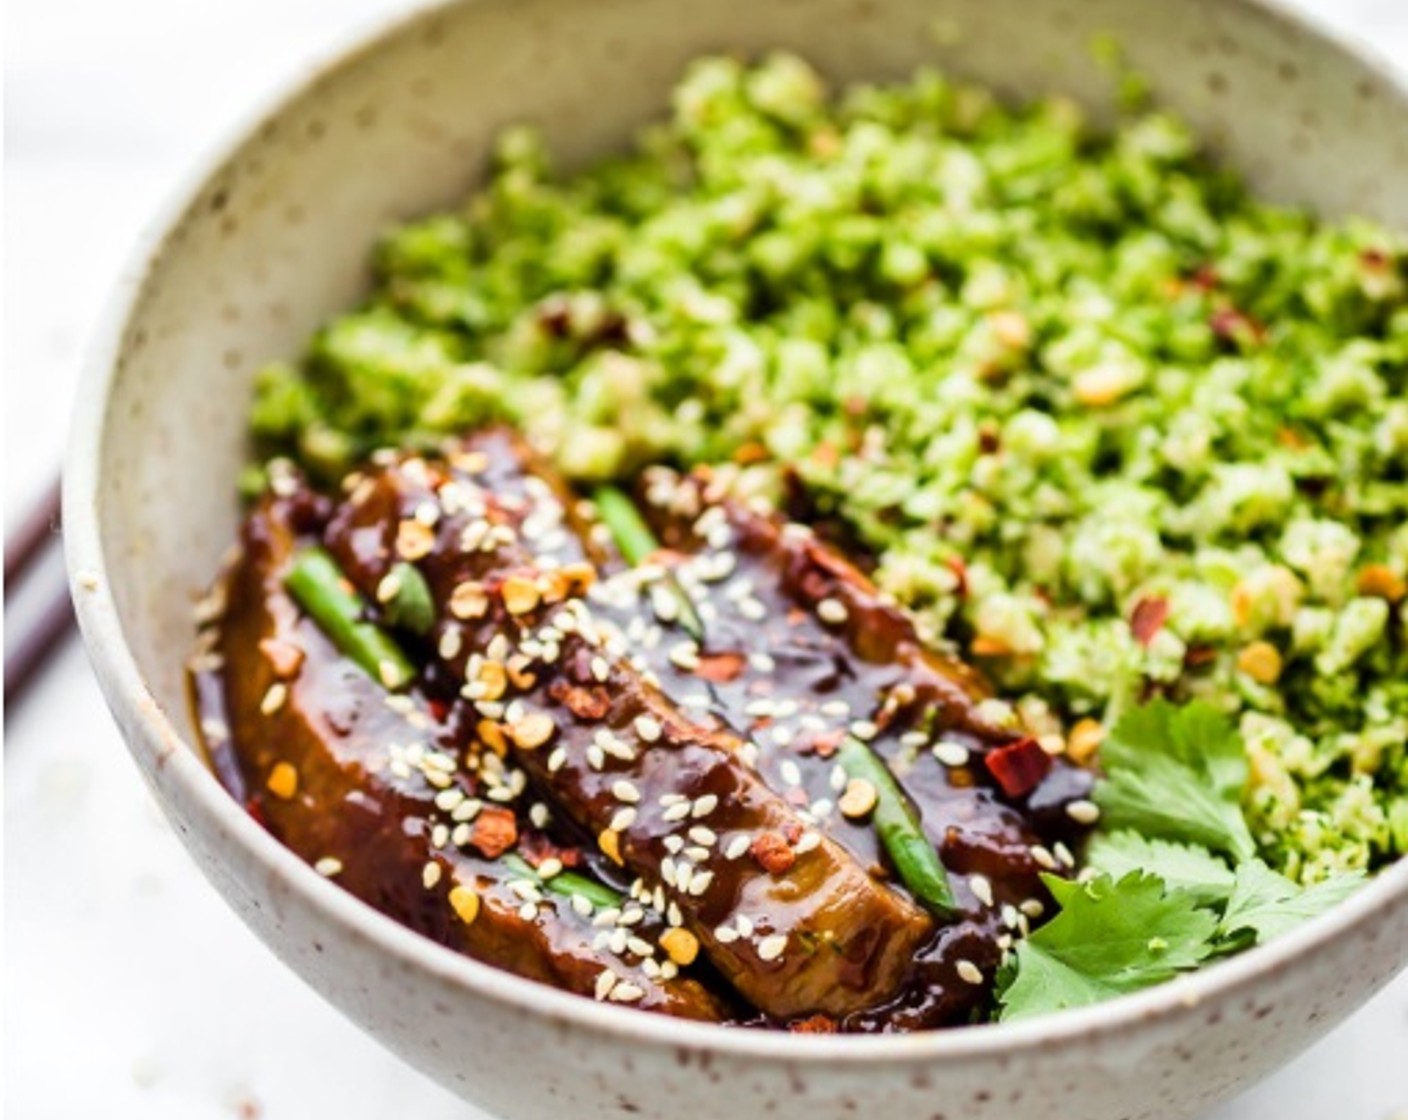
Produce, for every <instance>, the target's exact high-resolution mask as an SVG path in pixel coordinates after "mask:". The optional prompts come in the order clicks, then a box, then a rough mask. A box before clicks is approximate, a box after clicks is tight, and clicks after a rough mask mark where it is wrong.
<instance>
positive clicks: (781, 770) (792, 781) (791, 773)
mask: <svg viewBox="0 0 1408 1120" xmlns="http://www.w3.org/2000/svg"><path fill="white" fill-rule="evenodd" d="M777 772H778V774H780V775H781V776H782V780H783V781H784V782H786V783H787V784H788V785H789V786H799V785H801V784H802V768H801V767H800V766H798V765H797V764H796V763H795V762H794V761H793V760H792V759H790V758H784V759H783V760H782V762H781V764H780V765H779V766H778V768H777Z"/></svg>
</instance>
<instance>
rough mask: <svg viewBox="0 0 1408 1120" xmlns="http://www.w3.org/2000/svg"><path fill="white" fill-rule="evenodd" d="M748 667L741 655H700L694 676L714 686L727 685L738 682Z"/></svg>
mask: <svg viewBox="0 0 1408 1120" xmlns="http://www.w3.org/2000/svg"><path fill="white" fill-rule="evenodd" d="M746 665H747V661H746V660H745V658H744V656H743V654H741V653H733V652H728V653H706V654H701V655H700V658H699V664H698V665H697V666H695V669H694V675H695V676H696V677H700V678H702V679H703V680H706V681H712V682H713V683H714V684H727V683H728V682H729V681H732V680H737V679H738V677H739V674H741V673H742V672H743V670H744V667H745V666H746Z"/></svg>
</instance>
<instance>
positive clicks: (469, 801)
mask: <svg viewBox="0 0 1408 1120" xmlns="http://www.w3.org/2000/svg"><path fill="white" fill-rule="evenodd" d="M482 808H484V803H483V802H482V801H480V800H479V799H478V798H477V797H467V798H465V800H463V801H461V802H460V803H459V804H458V805H456V806H455V807H454V809H453V810H452V811H451V813H450V819H451V820H453V821H472V820H473V819H474V818H475V817H477V816H478V815H479V810H480V809H482Z"/></svg>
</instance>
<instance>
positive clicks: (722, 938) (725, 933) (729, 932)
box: [714, 926, 739, 945]
mask: <svg viewBox="0 0 1408 1120" xmlns="http://www.w3.org/2000/svg"><path fill="white" fill-rule="evenodd" d="M738 937H739V934H738V931H737V930H736V929H734V928H733V927H732V926H719V927H718V928H717V929H715V930H714V940H715V941H717V942H718V943H719V944H720V945H731V944H732V943H733V942H735V941H737V940H738Z"/></svg>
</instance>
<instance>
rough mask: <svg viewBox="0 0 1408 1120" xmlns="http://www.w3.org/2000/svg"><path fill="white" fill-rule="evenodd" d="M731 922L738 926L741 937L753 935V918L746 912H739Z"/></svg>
mask: <svg viewBox="0 0 1408 1120" xmlns="http://www.w3.org/2000/svg"><path fill="white" fill-rule="evenodd" d="M733 924H734V925H735V926H736V927H737V928H738V932H739V934H740V935H741V936H743V937H752V936H753V919H752V918H750V917H748V915H747V914H739V915H738V917H736V918H734V920H733Z"/></svg>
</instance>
